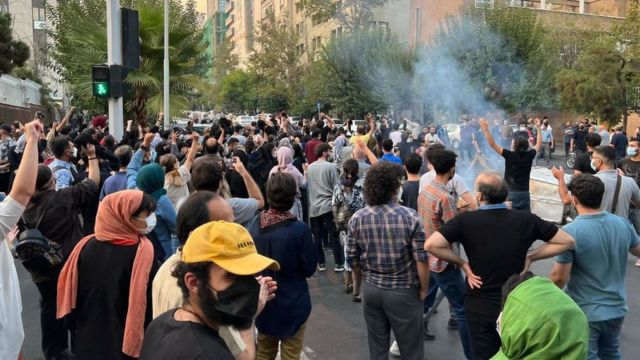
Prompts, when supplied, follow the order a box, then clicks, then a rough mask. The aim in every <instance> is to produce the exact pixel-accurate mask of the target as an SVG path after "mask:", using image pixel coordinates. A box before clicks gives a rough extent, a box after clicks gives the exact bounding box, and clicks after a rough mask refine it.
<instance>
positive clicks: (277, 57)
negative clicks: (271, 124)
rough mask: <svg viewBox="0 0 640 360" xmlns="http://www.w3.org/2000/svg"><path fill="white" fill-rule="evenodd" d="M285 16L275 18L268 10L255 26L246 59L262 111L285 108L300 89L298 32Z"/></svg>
mask: <svg viewBox="0 0 640 360" xmlns="http://www.w3.org/2000/svg"><path fill="white" fill-rule="evenodd" d="M285 18H286V16H283V17H280V18H278V19H276V18H275V16H274V14H273V12H269V13H267V17H266V18H264V19H263V20H262V22H261V24H260V27H259V28H258V30H257V33H256V36H255V42H256V45H257V46H256V51H255V52H254V53H253V55H252V56H251V59H250V61H249V71H250V72H251V73H252V75H253V78H254V79H253V80H254V81H255V83H254V85H255V88H256V93H257V96H258V106H259V108H260V109H261V110H263V111H268V112H276V111H280V110H285V109H288V108H289V105H290V104H292V103H293V102H294V101H295V99H296V97H298V96H299V93H300V88H301V86H300V80H301V77H302V73H303V68H302V65H301V64H300V59H299V56H298V53H297V52H296V45H297V44H298V36H297V34H296V33H295V32H294V31H293V30H292V29H289V27H288V26H287V23H286V21H285Z"/></svg>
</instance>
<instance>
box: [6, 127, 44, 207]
mask: <svg viewBox="0 0 640 360" xmlns="http://www.w3.org/2000/svg"><path fill="white" fill-rule="evenodd" d="M41 130H42V123H41V122H40V120H37V119H36V120H33V121H32V122H30V123H28V124H27V125H25V127H24V130H23V131H24V133H25V135H26V136H27V143H26V145H25V148H24V153H23V155H22V160H21V161H20V166H19V167H18V171H17V172H16V177H15V180H14V181H13V188H12V189H11V193H9V196H10V197H11V198H12V199H13V200H15V201H17V202H19V203H20V204H22V205H24V206H27V204H28V203H29V199H31V195H33V193H34V191H35V188H36V178H37V177H38V140H39V138H40V131H41Z"/></svg>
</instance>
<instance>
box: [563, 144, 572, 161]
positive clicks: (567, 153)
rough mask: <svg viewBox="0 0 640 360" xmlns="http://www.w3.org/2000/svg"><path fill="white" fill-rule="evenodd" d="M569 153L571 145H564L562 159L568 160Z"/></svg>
mask: <svg viewBox="0 0 640 360" xmlns="http://www.w3.org/2000/svg"><path fill="white" fill-rule="evenodd" d="M570 152H571V143H564V157H565V158H568V157H569V153H570Z"/></svg>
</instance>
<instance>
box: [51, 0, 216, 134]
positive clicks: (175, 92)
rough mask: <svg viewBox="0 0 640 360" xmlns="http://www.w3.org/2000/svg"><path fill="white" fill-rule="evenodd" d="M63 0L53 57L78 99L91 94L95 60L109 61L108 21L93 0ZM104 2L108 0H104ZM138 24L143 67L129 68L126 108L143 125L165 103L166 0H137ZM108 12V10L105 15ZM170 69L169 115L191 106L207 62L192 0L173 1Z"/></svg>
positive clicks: (57, 17) (55, 18)
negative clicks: (105, 22)
mask: <svg viewBox="0 0 640 360" xmlns="http://www.w3.org/2000/svg"><path fill="white" fill-rule="evenodd" d="M73 3H74V2H73V1H68V2H65V1H60V2H59V3H58V5H57V7H53V8H50V9H49V10H50V12H51V13H52V14H53V21H52V22H53V23H54V25H55V29H54V31H52V32H51V34H52V35H53V36H52V37H53V40H54V41H53V47H52V49H50V50H51V54H52V58H53V59H54V60H56V63H57V65H56V66H57V67H55V69H56V70H57V71H58V73H59V74H60V75H62V77H63V78H64V79H65V80H67V81H68V82H69V83H70V85H71V88H72V91H73V94H74V96H75V97H76V98H78V97H80V98H86V99H90V98H91V97H92V84H91V65H92V64H100V63H105V62H106V60H107V36H106V26H102V25H101V23H102V22H100V21H98V23H96V18H99V17H100V14H95V13H92V12H95V11H96V9H97V8H98V7H97V6H96V4H95V3H93V4H89V3H91V0H85V1H84V2H76V3H75V4H73ZM101 3H102V7H104V1H101ZM130 3H131V6H132V7H133V8H135V9H136V10H138V14H139V29H140V39H141V44H140V57H141V62H140V68H139V69H137V70H131V71H130V72H129V73H128V74H127V76H126V78H125V83H126V84H127V85H128V87H129V89H128V92H127V96H126V98H125V100H126V103H125V107H126V110H127V111H129V112H132V113H134V114H135V117H136V120H137V121H138V123H139V124H141V125H143V126H144V125H145V124H146V119H147V117H152V116H155V115H157V114H158V113H159V112H161V111H162V108H163V96H162V80H163V79H162V78H163V59H164V40H163V36H164V13H163V7H162V1H157V0H156V1H149V0H146V1H145V0H134V1H131V2H130ZM102 15H104V14H102ZM169 55H170V56H169V59H170V60H169V69H170V78H169V81H170V99H169V101H170V108H171V114H170V115H171V116H176V115H179V114H181V113H182V112H184V111H185V110H187V109H188V107H189V101H188V98H187V95H188V94H189V93H193V92H195V91H198V90H199V89H203V88H205V87H206V84H205V83H204V82H203V80H201V79H204V76H203V75H204V73H205V72H206V70H207V69H208V67H209V61H210V60H209V57H208V54H207V51H206V44H205V43H204V42H203V41H202V25H201V23H200V22H199V21H197V15H196V14H195V12H194V9H192V8H190V6H189V4H188V5H187V6H184V5H182V4H180V3H179V2H175V3H172V4H171V19H170V26H169Z"/></svg>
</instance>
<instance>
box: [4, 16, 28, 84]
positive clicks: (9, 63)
mask: <svg viewBox="0 0 640 360" xmlns="http://www.w3.org/2000/svg"><path fill="white" fill-rule="evenodd" d="M27 60H29V46H27V44H25V43H24V42H22V41H18V40H14V39H13V34H12V29H11V15H10V14H3V13H0V75H2V74H8V73H10V72H11V70H13V69H14V68H16V67H19V66H22V65H24V64H25V63H26V62H27Z"/></svg>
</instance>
